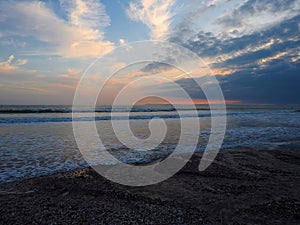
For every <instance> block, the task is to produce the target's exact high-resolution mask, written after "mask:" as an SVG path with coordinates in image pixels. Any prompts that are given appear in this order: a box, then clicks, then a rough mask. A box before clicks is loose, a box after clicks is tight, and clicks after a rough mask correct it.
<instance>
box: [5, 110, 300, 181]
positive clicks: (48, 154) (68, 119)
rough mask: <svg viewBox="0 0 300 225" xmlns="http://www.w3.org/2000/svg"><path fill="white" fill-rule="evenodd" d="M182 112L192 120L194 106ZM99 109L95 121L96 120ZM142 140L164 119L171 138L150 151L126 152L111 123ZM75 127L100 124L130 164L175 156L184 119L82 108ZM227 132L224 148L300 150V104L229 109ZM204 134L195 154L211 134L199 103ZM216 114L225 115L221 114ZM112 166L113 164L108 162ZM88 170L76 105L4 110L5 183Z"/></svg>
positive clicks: (168, 113)
mask: <svg viewBox="0 0 300 225" xmlns="http://www.w3.org/2000/svg"><path fill="white" fill-rule="evenodd" d="M179 110H180V111H182V113H181V114H182V115H183V117H184V118H186V119H188V118H189V117H191V116H194V114H191V113H190V109H189V107H186V106H181V107H180V109H179ZM93 111H95V117H94V116H93ZM129 111H130V117H129V120H130V128H131V130H132V132H133V133H134V135H135V136H136V137H138V138H142V139H143V138H147V137H148V136H149V128H148V124H149V121H150V120H151V119H154V120H155V119H163V120H164V121H165V123H166V125H167V134H166V137H165V138H164V140H163V141H162V143H161V144H160V145H159V146H158V147H157V148H155V149H153V150H151V151H143V152H137V151H132V150H131V149H128V148H126V146H124V145H123V144H122V143H121V142H120V141H119V140H118V139H117V138H116V137H115V135H114V132H113V130H112V127H111V121H112V120H116V121H120V122H121V121H123V120H126V119H127V117H126V113H128V112H129ZM75 112H77V114H76V118H74V122H75V123H82V122H93V121H96V125H97V129H98V133H99V136H100V137H101V140H102V142H103V143H104V145H105V147H106V148H107V149H108V150H109V152H110V153H111V154H113V155H114V156H115V157H116V158H118V159H119V160H121V161H123V162H126V163H143V162H149V161H151V160H153V159H157V158H160V157H165V156H167V155H168V154H170V153H171V152H172V151H173V150H174V148H175V146H176V144H177V142H178V138H179V135H180V118H179V115H178V113H177V111H176V110H175V109H174V108H173V107H172V106H170V105H144V106H135V107H134V108H132V109H129V108H127V107H119V108H116V109H114V110H113V111H112V109H111V108H110V107H104V106H103V107H97V108H96V109H93V110H91V109H88V108H85V107H81V108H78V109H76V110H75ZM226 115H227V129H226V134H225V138H224V141H223V145H222V150H226V149H234V148H249V149H257V150H277V149H278V150H279V149H280V150H284V149H289V150H292V149H295V150H300V106H297V105H292V106H291V105H289V106H278V105H277V106H275V105H228V106H227V114H226ZM196 116H197V117H198V118H199V120H200V125H201V126H200V127H199V129H200V136H199V142H198V145H197V148H196V150H195V151H197V152H201V151H203V150H204V149H205V146H206V143H207V140H208V138H209V135H210V132H211V131H210V121H211V114H210V110H209V107H208V106H207V105H197V115H196ZM215 116H223V115H221V112H220V115H218V114H216V115H215ZM107 163H108V164H109V163H111V162H107ZM87 166H89V165H88V163H87V162H86V161H85V159H84V158H83V156H82V155H81V153H80V151H79V150H78V148H77V144H76V141H75V138H74V135H73V129H72V106H15V105H14V106H0V182H1V183H4V182H11V181H16V180H20V179H27V178H32V177H37V176H43V175H49V174H53V173H57V172H63V171H70V170H74V169H78V168H83V167H87Z"/></svg>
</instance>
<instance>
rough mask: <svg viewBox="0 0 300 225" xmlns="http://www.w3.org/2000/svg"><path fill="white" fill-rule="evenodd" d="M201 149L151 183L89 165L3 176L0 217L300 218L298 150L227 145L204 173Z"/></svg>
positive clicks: (91, 220)
mask: <svg viewBox="0 0 300 225" xmlns="http://www.w3.org/2000/svg"><path fill="white" fill-rule="evenodd" d="M299 150H300V149H299ZM201 155H202V153H196V154H195V155H194V156H193V157H192V159H191V160H190V161H189V162H188V163H187V165H186V166H185V167H184V168H183V169H181V170H180V171H179V172H178V173H177V174H176V175H174V176H173V177H171V178H170V179H168V180H166V181H164V182H161V183H159V184H155V185H152V186H146V187H128V186H123V185H119V184H115V183H112V182H110V181H108V180H106V179H105V178H103V177H101V176H100V175H98V174H97V173H95V172H94V171H93V170H92V169H91V168H84V169H79V170H75V171H70V172H63V173H57V174H53V175H50V176H42V177H37V178H30V179H26V180H20V181H14V182H9V183H2V184H0V201H1V211H0V215H1V218H2V219H1V221H0V224H26V223H30V224H55V223H57V224H73V223H74V224H78V223H79V224H82V223H83V224H141V223H143V224H237V223H240V224H246V223H247V224H249V223H250V224H299V223H300V215H299V211H300V179H299V178H300V151H297V150H253V149H234V150H225V151H221V152H220V153H219V154H218V156H217V158H216V160H215V161H214V162H213V164H212V165H211V166H210V167H209V168H208V169H207V170H205V171H203V172H199V171H198V164H199V160H200V158H201Z"/></svg>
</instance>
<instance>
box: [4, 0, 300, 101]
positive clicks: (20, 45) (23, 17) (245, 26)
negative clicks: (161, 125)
mask: <svg viewBox="0 0 300 225" xmlns="http://www.w3.org/2000/svg"><path fill="white" fill-rule="evenodd" d="M142 40H159V41H169V42H171V43H174V44H175V43H176V44H178V45H180V46H183V47H185V48H187V49H189V50H191V51H192V52H194V53H196V54H197V55H198V56H200V57H201V58H202V59H203V60H204V61H205V62H206V64H207V65H208V66H209V68H210V69H211V71H212V73H213V75H215V76H216V77H217V79H218V81H219V83H220V86H221V88H222V90H223V93H224V96H225V99H226V100H228V101H233V102H235V101H239V102H241V103H278V104H284V103H286V104H288V103H300V1H299V0H206V1H205V0H203V1H202V0H177V1H176V0H129V1H127V0H122V1H121V0H85V1H84V0H73V1H68V0H48V1H47V0H45V1H33V0H24V1H23V0H18V1H14V0H8V1H0V104H72V100H73V95H74V91H75V88H76V86H77V83H78V81H79V79H80V77H81V76H82V73H83V72H84V70H85V69H86V68H87V67H88V66H89V65H90V63H92V62H93V61H94V60H95V58H97V57H105V56H106V55H109V54H111V53H112V52H113V51H114V50H115V49H116V48H117V47H119V46H125V45H126V44H127V43H131V42H136V41H142ZM141 54H142V52H141ZM125 65H126V64H124V62H118V61H116V62H115V64H114V65H113V67H114V68H115V69H118V68H122V67H123V66H125ZM110 68H111V67H110ZM149 68H150V69H151V71H153V70H154V69H155V71H156V73H158V74H160V75H163V76H168V75H169V73H171V72H170V71H169V70H166V69H164V70H161V65H160V64H149V65H145V67H143V68H140V70H141V71H143V73H148V72H149V71H150V70H149ZM157 68H158V70H157ZM147 69H148V70H147ZM99 76H101V74H100V73H99ZM119 79H120V81H121V82H122V77H120V78H119ZM98 81H99V82H102V80H101V77H100V78H99V80H98ZM189 82H190V81H189V80H188V79H181V80H178V83H181V84H183V85H185V87H186V88H187V89H188V91H189V93H190V95H191V96H192V98H193V99H195V101H196V102H197V101H199V102H201V101H202V99H203V96H202V95H201V94H198V92H195V91H194V90H193V88H192V83H189ZM189 87H191V88H190V89H189Z"/></svg>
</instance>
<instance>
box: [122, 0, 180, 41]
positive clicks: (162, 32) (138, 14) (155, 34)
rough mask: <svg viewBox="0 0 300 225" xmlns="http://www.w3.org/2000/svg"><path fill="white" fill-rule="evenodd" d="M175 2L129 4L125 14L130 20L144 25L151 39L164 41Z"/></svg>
mask: <svg viewBox="0 0 300 225" xmlns="http://www.w3.org/2000/svg"><path fill="white" fill-rule="evenodd" d="M174 4H175V0H140V1H135V2H130V4H129V9H128V10H127V14H128V16H129V18H130V19H132V20H134V21H138V22H142V23H143V24H145V25H146V26H147V27H148V28H149V29H150V31H151V37H152V38H153V39H159V40H161V39H163V40H164V39H166V38H167V37H168V35H169V28H170V24H171V22H172V21H171V20H172V17H173V16H174V12H173V7H174Z"/></svg>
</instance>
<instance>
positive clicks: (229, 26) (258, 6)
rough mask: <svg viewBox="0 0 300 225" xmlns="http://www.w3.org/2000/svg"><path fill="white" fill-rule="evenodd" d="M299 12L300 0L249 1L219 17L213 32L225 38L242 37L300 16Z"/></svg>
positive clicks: (212, 28) (212, 27)
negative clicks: (215, 31) (217, 32)
mask: <svg viewBox="0 0 300 225" xmlns="http://www.w3.org/2000/svg"><path fill="white" fill-rule="evenodd" d="M299 10H300V2H299V1H298V0H285V1H281V0H263V1H256V0H248V1H246V2H244V3H242V4H240V5H239V6H238V7H236V8H234V9H231V10H228V11H227V12H225V13H224V14H223V15H221V16H219V18H218V19H217V20H216V21H215V22H214V26H211V30H212V31H213V30H217V31H219V34H221V35H223V36H224V37H227V36H229V37H240V36H242V35H245V34H251V33H253V32H257V31H260V30H264V29H266V28H270V27H272V26H274V25H276V24H279V23H280V22H282V21H284V20H287V19H290V18H292V17H294V16H296V15H299Z"/></svg>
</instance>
